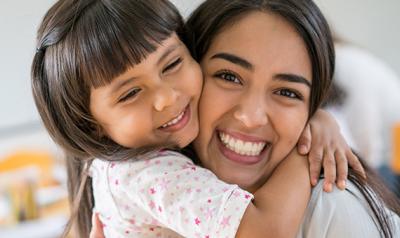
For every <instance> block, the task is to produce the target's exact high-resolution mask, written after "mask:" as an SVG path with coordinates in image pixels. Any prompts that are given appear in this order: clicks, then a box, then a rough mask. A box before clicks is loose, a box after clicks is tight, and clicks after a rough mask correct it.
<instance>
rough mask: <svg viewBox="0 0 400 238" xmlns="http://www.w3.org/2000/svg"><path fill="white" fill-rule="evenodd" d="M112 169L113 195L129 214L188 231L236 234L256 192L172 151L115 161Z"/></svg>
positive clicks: (142, 221)
mask: <svg viewBox="0 0 400 238" xmlns="http://www.w3.org/2000/svg"><path fill="white" fill-rule="evenodd" d="M112 170H114V171H112ZM110 175H111V176H112V177H113V180H114V181H112V180H111V181H110V184H111V186H112V187H111V191H112V193H113V196H114V201H115V202H116V203H117V204H119V205H118V207H120V214H121V216H123V218H124V219H125V220H128V221H131V222H132V221H134V223H135V224H136V225H137V226H140V227H144V226H149V225H150V226H151V225H154V227H157V226H162V227H167V228H169V229H171V230H173V231H175V232H176V233H178V234H180V235H182V236H185V237H235V234H236V231H237V229H238V226H239V224H240V221H241V218H242V216H243V214H244V212H245V210H246V208H247V206H248V204H249V203H250V202H251V200H252V198H253V195H252V194H250V193H248V192H246V191H244V190H242V189H240V188H239V187H238V186H237V185H230V184H227V183H225V182H223V181H221V180H219V179H218V178H217V177H216V176H215V175H214V174H213V173H212V172H211V171H209V170H207V169H204V168H201V167H199V166H196V165H194V164H193V162H192V161H191V160H190V159H188V158H186V157H184V156H183V155H181V154H178V153H175V152H170V151H164V152H159V154H158V155H157V156H156V157H154V158H150V159H146V160H140V161H138V162H133V163H129V166H127V164H126V163H118V164H115V165H114V166H113V168H110ZM154 229H156V228H154ZM150 231H151V229H150Z"/></svg>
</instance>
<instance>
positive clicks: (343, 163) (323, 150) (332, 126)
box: [297, 109, 365, 192]
mask: <svg viewBox="0 0 400 238" xmlns="http://www.w3.org/2000/svg"><path fill="white" fill-rule="evenodd" d="M297 149H298V151H299V153H300V154H302V155H306V154H308V160H309V162H310V180H311V184H312V185H313V186H315V185H316V184H317V182H318V178H319V175H320V171H321V166H323V167H324V177H325V183H324V191H325V192H330V191H332V188H333V183H335V181H336V185H337V187H338V188H339V189H341V190H344V189H345V188H346V179H347V173H348V165H349V166H350V167H352V168H353V169H354V170H356V171H358V172H360V173H361V174H362V175H363V176H364V177H365V171H364V168H363V167H362V165H361V163H360V161H359V160H358V158H357V156H356V155H355V154H353V152H352V150H351V148H350V147H349V145H348V144H347V142H346V141H345V139H344V138H343V136H342V134H341V133H340V128H339V125H338V124H337V122H336V120H335V119H334V118H333V116H332V115H330V114H329V113H328V112H326V111H324V110H322V109H319V110H318V111H317V112H316V113H315V114H314V116H313V117H312V118H311V119H310V121H309V123H308V124H307V126H306V128H305V129H304V131H303V133H302V135H301V136H300V139H299V142H298V145H297Z"/></svg>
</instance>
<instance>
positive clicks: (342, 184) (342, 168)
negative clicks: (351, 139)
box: [335, 151, 348, 190]
mask: <svg viewBox="0 0 400 238" xmlns="http://www.w3.org/2000/svg"><path fill="white" fill-rule="evenodd" d="M335 161H336V170H337V172H336V174H337V179H336V185H337V187H338V188H339V189H340V190H344V189H346V179H347V174H348V164H347V159H346V157H345V155H344V153H342V152H339V151H336V152H335Z"/></svg>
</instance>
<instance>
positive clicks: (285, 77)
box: [274, 74, 311, 88]
mask: <svg viewBox="0 0 400 238" xmlns="http://www.w3.org/2000/svg"><path fill="white" fill-rule="evenodd" d="M274 79H275V80H280V81H286V82H290V83H301V84H304V85H306V86H308V87H309V88H311V83H310V81H308V80H307V79H305V78H304V77H303V76H300V75H297V74H277V75H275V76H274Z"/></svg>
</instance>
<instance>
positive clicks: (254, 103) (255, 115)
mask: <svg viewBox="0 0 400 238" xmlns="http://www.w3.org/2000/svg"><path fill="white" fill-rule="evenodd" d="M254 99H255V98H248V99H243V102H242V103H240V104H239V105H237V109H236V110H235V111H234V114H233V115H234V117H235V118H236V119H237V120H239V121H240V122H242V123H243V124H244V125H245V126H246V127H248V128H257V127H261V126H265V125H267V124H268V112H267V109H266V104H265V103H264V102H263V100H261V99H256V100H254Z"/></svg>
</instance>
